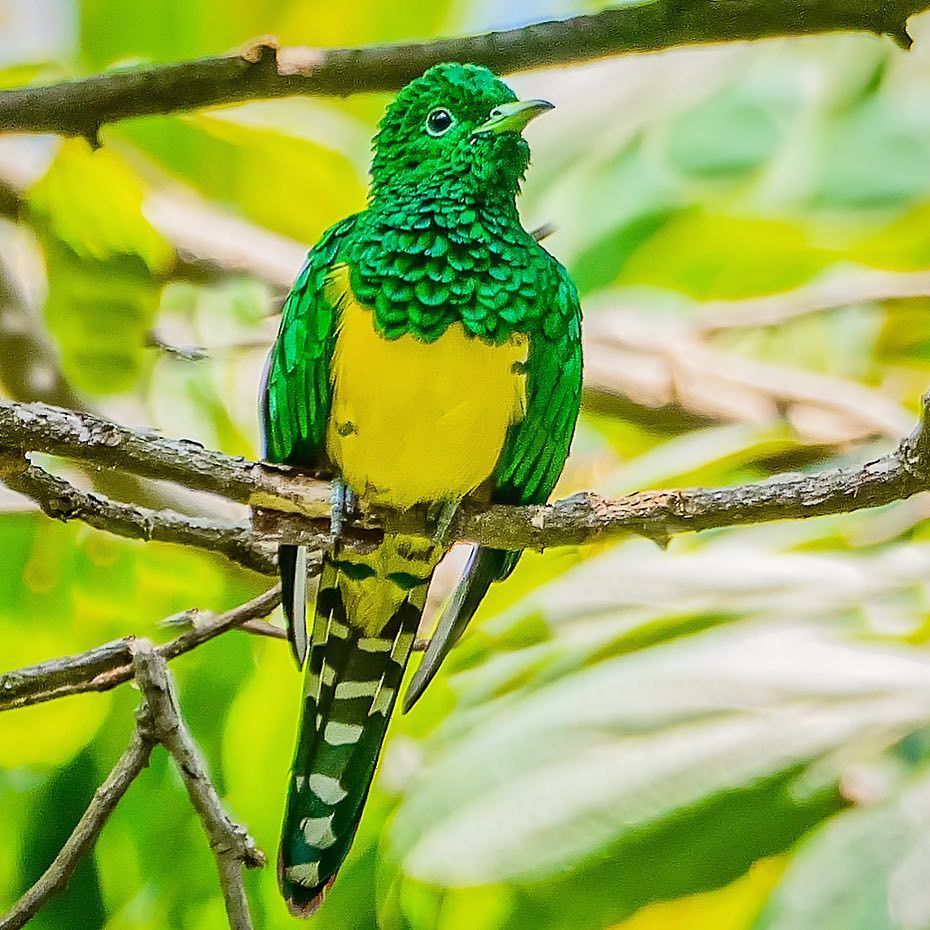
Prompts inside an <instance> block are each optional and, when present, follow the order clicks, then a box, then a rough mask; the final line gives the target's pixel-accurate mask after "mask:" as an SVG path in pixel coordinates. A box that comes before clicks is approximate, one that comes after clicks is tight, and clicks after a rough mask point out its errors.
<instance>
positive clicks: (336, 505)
mask: <svg viewBox="0 0 930 930" xmlns="http://www.w3.org/2000/svg"><path fill="white" fill-rule="evenodd" d="M357 503H358V501H357V499H356V496H355V492H354V491H353V490H352V489H351V488H350V487H349V486H348V485H347V484H346V483H345V482H344V481H342V480H341V479H340V478H336V479H335V480H334V481H333V496H332V508H331V509H330V513H329V532H330V534H331V535H332V537H333V540H334V541H336V540H338V539H339V538H340V537H341V536H342V531H343V528H344V526H345V522H346V520H347V519H349V518H350V517H351V516H352V515H353V514H354V513H355V508H356V504H357Z"/></svg>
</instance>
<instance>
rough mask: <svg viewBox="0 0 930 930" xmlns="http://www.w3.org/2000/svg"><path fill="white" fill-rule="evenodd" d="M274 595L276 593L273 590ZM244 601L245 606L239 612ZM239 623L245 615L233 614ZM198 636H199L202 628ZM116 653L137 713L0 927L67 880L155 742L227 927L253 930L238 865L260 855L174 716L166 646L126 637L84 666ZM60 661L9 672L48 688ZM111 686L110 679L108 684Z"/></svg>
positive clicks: (253, 862) (14, 922) (13, 926)
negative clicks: (177, 788)
mask: <svg viewBox="0 0 930 930" xmlns="http://www.w3.org/2000/svg"><path fill="white" fill-rule="evenodd" d="M271 594H272V592H269V593H267V594H265V595H263V596H262V598H258V599H256V601H253V602H251V604H252V605H255V604H258V603H261V604H262V605H263V606H266V605H267V604H268V603H269V600H271V599H272V598H270V595H271ZM274 594H277V591H276V590H275V591H274ZM249 606H250V605H244V607H243V608H240V610H244V608H247V607H249ZM231 613H232V612H231ZM239 622H244V620H243V619H239ZM219 626H220V624H219V622H217V623H214V624H213V627H214V633H213V635H215V633H216V631H217V630H218V628H219ZM226 628H228V626H227V627H226ZM200 641H203V634H202V633H201V639H200ZM175 642H176V643H177V642H178V641H177V640H176V641H175ZM169 645H170V644H169ZM94 654H96V655H94ZM177 654H179V653H177ZM117 655H118V656H119V660H120V661H123V662H126V660H128V663H127V664H125V665H123V666H120V667H119V668H120V669H122V668H125V669H126V674H125V677H123V678H121V679H120V680H126V679H128V678H131V677H135V678H136V680H137V681H138V682H139V686H140V688H141V690H142V695H143V697H142V703H141V704H140V706H139V709H138V711H137V712H136V727H135V729H134V731H133V734H132V738H131V740H130V743H129V747H128V748H127V750H126V751H125V752H124V753H123V755H122V756H121V757H120V760H119V762H117V764H116V766H115V767H114V768H113V771H112V772H111V773H110V775H109V776H108V777H107V780H106V781H105V782H104V783H103V784H102V785H101V786H100V788H98V789H97V791H96V793H95V794H94V797H93V800H92V801H91V803H90V805H89V806H88V808H87V810H86V811H85V812H84V815H83V816H82V817H81V819H80V821H78V824H77V826H76V827H75V828H74V831H73V832H72V834H71V836H70V837H69V838H68V840H67V842H66V843H65V845H64V846H63V847H62V849H61V852H60V853H59V854H58V855H57V856H56V857H55V859H54V861H53V862H52V864H51V865H50V866H49V867H48V869H46V871H45V872H44V873H43V875H42V876H41V877H40V878H39V880H38V881H37V882H36V883H35V884H34V885H33V886H32V887H31V888H30V889H29V890H28V891H26V893H25V894H24V895H23V896H22V897H21V898H20V899H19V900H18V901H17V902H16V903H15V904H14V905H13V907H12V908H11V909H10V911H8V912H7V913H6V914H5V915H3V916H2V917H0V930H19V928H20V927H23V926H25V925H26V923H27V922H28V921H29V920H31V919H32V918H33V917H34V916H35V915H36V913H38V911H39V909H40V908H41V907H42V905H43V904H45V902H46V901H47V900H48V899H49V898H50V897H51V896H52V895H53V894H55V893H56V892H58V891H60V890H62V889H63V888H64V887H65V886H66V885H67V884H68V881H69V880H70V878H71V876H72V875H73V874H74V871H75V869H76V868H77V866H78V864H79V863H80V861H81V859H82V858H83V857H84V856H86V855H88V853H90V851H91V850H92V849H93V847H94V844H95V843H96V841H97V837H98V836H99V835H100V832H101V830H102V829H103V827H104V825H105V824H106V822H107V820H108V819H109V817H110V815H111V814H112V813H113V811H114V810H115V809H116V805H117V804H119V802H120V801H121V800H122V798H123V796H124V795H125V794H126V791H127V790H128V789H129V786H130V785H131V784H132V782H133V781H134V780H135V779H136V778H137V777H138V775H139V774H140V773H141V772H142V770H143V769H144V768H145V767H146V766H147V765H148V763H149V758H150V756H151V754H152V749H153V748H154V746H155V745H156V744H158V743H161V744H162V745H163V746H164V747H165V749H166V750H167V751H168V753H169V754H170V755H171V757H172V758H173V759H174V762H175V764H176V765H177V768H178V771H179V773H180V775H181V778H182V780H183V781H184V784H185V787H186V788H187V793H188V796H189V797H190V800H191V804H192V805H193V806H194V809H195V810H196V811H197V814H198V816H199V817H200V820H201V823H202V824H203V827H204V831H205V832H206V834H207V837H208V839H209V841H210V848H211V850H212V851H213V855H214V857H215V859H216V863H217V871H218V872H219V876H220V887H221V889H222V891H223V897H224V899H225V901H226V913H227V915H228V917H229V925H230V927H231V928H232V930H252V919H251V916H250V914H249V905H248V900H247V898H246V895H245V888H244V886H243V884H242V869H243V866H244V867H246V868H257V867H259V866H262V865H264V864H265V857H264V854H263V853H262V852H261V850H260V849H259V848H258V847H257V846H256V845H255V841H254V840H253V839H252V838H251V837H250V836H249V834H248V833H247V832H246V831H245V830H244V829H243V828H242V827H240V826H239V825H238V824H235V823H233V822H232V821H231V820H230V819H229V816H228V815H227V814H226V812H225V810H223V806H222V804H221V802H220V799H219V796H218V795H217V793H216V789H215V788H214V786H213V783H212V782H211V781H210V778H209V775H208V774H207V771H206V768H205V766H204V764H203V761H202V759H201V757H200V753H199V751H198V750H197V746H196V744H195V743H194V740H193V737H192V736H191V734H190V731H189V730H188V728H187V725H186V724H185V722H184V719H183V717H182V716H181V712H180V709H179V707H178V700H177V693H176V691H175V688H174V682H173V680H172V678H171V675H170V673H169V672H168V666H167V664H166V661H165V660H166V658H169V657H170V656H168V655H167V654H166V648H165V647H160V648H156V647H154V646H153V645H152V643H151V642H150V641H149V640H147V639H140V640H132V639H127V640H122V641H120V642H119V643H110V644H108V645H107V646H103V647H100V649H98V650H92V651H91V652H90V653H86V654H85V656H84V659H85V662H84V669H85V670H86V669H87V668H89V667H90V666H91V665H93V664H94V663H96V667H98V668H100V667H106V666H107V665H108V663H110V662H112V659H113V657H114V656H117ZM76 658H81V657H76ZM67 664H68V660H59V661H58V663H57V667H53V663H46V664H45V665H44V666H37V667H36V668H35V669H32V670H30V669H23V671H22V672H19V673H12V674H14V675H21V676H24V680H26V679H28V678H29V677H30V673H32V672H34V671H39V670H44V671H43V674H44V676H45V678H46V683H47V684H48V685H50V686H51V685H53V683H54V681H55V680H56V678H60V677H61V675H62V674H63V672H64V669H65V668H66V666H67ZM113 670H116V667H113V668H111V671H113ZM71 671H73V667H72V669H71ZM102 674H106V672H103V673H102ZM8 677H9V676H4V678H3V679H0V693H5V692H6V691H7V687H6V686H7V683H8ZM115 683H116V682H115V681H114V682H113V684H115ZM110 686H112V684H111V685H110ZM65 693H74V691H70V692H69V691H65V690H59V691H58V694H57V695H53V696H60V695H61V694H65ZM24 703H30V702H28V701H27V702H24ZM20 706H21V705H20Z"/></svg>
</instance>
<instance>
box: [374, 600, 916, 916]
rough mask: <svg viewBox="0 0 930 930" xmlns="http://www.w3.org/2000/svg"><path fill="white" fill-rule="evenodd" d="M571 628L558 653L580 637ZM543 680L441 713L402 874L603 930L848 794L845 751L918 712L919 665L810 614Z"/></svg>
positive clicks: (799, 830)
mask: <svg viewBox="0 0 930 930" xmlns="http://www.w3.org/2000/svg"><path fill="white" fill-rule="evenodd" d="M613 622H614V623H615V622H616V618H613ZM573 626H574V625H573V624H567V625H565V626H564V627H563V632H562V636H561V637H560V638H561V642H562V650H563V659H564V654H565V653H567V654H569V655H570V654H571V653H572V652H574V651H577V650H582V651H583V650H586V649H589V648H590V644H589V642H588V641H587V638H586V637H584V636H580V637H579V634H578V633H573V631H572V627H573ZM582 629H583V627H582ZM646 645H647V646H648V641H647V642H646ZM463 648H465V647H463ZM531 648H535V647H531ZM570 666H571V663H569V662H568V661H564V665H563V668H565V667H570ZM483 673H484V669H483V668H476V669H473V670H472V671H471V672H469V675H470V676H472V677H475V676H480V675H481V674H483ZM545 675H546V676H547V677H545V678H544V679H543V681H542V682H541V683H539V684H538V685H537V684H536V683H535V682H534V672H533V671H532V670H530V671H529V673H528V676H527V677H528V680H527V683H526V684H527V686H526V687H525V688H524V689H523V690H521V691H520V692H518V693H514V694H511V695H509V696H507V697H506V698H504V699H501V700H498V701H494V702H490V703H486V704H484V705H479V706H477V707H472V708H464V709H463V710H462V711H461V712H458V711H456V712H453V714H452V715H451V716H450V718H449V719H448V721H447V723H446V724H445V725H444V726H442V727H441V728H440V729H439V730H438V731H437V732H436V733H435V735H434V736H433V737H432V738H431V739H429V740H427V742H426V744H425V747H424V749H425V752H426V754H427V763H426V765H425V767H424V769H423V772H422V774H421V777H419V778H418V779H417V781H416V782H415V783H414V785H413V786H412V787H411V789H410V790H409V791H408V792H407V793H406V794H405V796H404V797H403V799H402V801H401V804H400V807H399V809H398V812H397V814H396V815H395V819H394V822H393V825H392V827H391V831H390V834H389V846H388V853H389V859H390V861H392V862H393V863H394V866H395V868H396V869H398V870H399V871H400V873H401V875H402V878H398V879H397V880H398V881H400V882H401V883H403V882H406V881H412V882H416V883H417V884H418V885H420V886H427V887H429V888H431V889H432V891H433V894H434V895H436V896H440V897H441V896H443V895H445V894H446V893H448V892H449V891H453V892H454V891H455V889H484V888H487V887H489V886H495V885H499V884H500V883H505V884H506V885H508V886H509V887H510V889H511V890H512V891H513V890H516V894H515V895H514V898H513V902H512V907H511V912H510V915H509V917H508V919H507V920H506V921H503V922H501V924H500V926H504V927H511V926H514V927H516V926H523V925H526V924H529V923H531V920H530V915H531V914H532V915H533V918H532V925H533V926H536V927H561V926H565V924H564V915H565V914H568V913H570V914H572V924H571V926H572V927H573V928H585V927H591V928H594V927H602V926H605V925H607V924H609V923H610V922H611V921H617V920H620V919H623V918H624V917H626V916H628V915H630V914H632V913H634V912H635V911H636V910H637V909H638V908H640V907H642V906H643V905H644V904H647V903H649V902H651V901H660V900H666V899H670V898H675V897H679V896H682V895H687V894H693V893H695V892H698V891H703V890H707V889H712V888H716V887H720V886H722V885H724V884H726V883H728V882H730V881H732V880H733V879H735V878H736V877H737V876H739V875H740V874H742V873H743V872H745V870H746V869H747V868H748V867H749V866H750V865H751V864H752V863H753V862H754V861H756V860H757V859H759V858H761V857H765V856H771V855H773V854H776V853H778V852H781V851H782V850H784V849H786V848H788V847H789V846H790V845H791V844H792V843H793V842H794V841H795V840H796V839H797V838H798V837H799V836H800V835H802V834H803V833H804V832H805V831H806V830H807V829H809V828H810V827H811V826H813V825H814V824H816V823H817V822H819V821H820V820H822V819H823V818H825V817H827V816H829V815H830V814H832V813H834V812H835V811H837V810H839V809H840V808H841V807H842V806H843V805H844V803H845V802H844V801H843V799H842V798H841V796H840V794H839V792H838V790H837V779H838V777H839V772H840V768H839V763H838V762H837V761H833V762H829V761H827V760H829V759H830V758H831V757H832V755H833V754H834V753H835V752H836V751H837V750H839V749H840V748H841V747H842V748H843V749H844V751H845V752H846V753H849V754H850V755H855V752H856V746H857V745H858V746H859V751H860V752H867V746H866V737H869V738H874V737H875V736H876V734H882V733H884V734H886V738H888V739H891V738H892V736H891V734H895V733H897V732H898V731H899V729H906V728H907V727H915V726H917V725H918V723H919V722H920V721H921V720H922V719H927V716H928V714H930V662H928V661H926V660H924V659H922V658H918V657H912V656H910V655H907V654H906V653H903V652H893V651H890V650H884V649H873V648H866V647H863V646H861V645H856V644H851V643H846V642H843V641H840V640H837V639H834V638H830V637H828V636H826V635H824V634H823V633H822V632H819V631H817V630H815V629H811V628H810V626H807V627H805V626H804V625H802V624H798V625H791V624H771V625H768V626H767V625H763V624H753V623H742V624H730V625H728V626H725V627H722V628H718V629H713V630H709V631H706V632H703V633H700V634H699V635H691V636H686V637H684V638H680V639H677V640H674V641H671V642H666V643H664V644H662V645H658V646H654V647H652V648H645V649H638V650H635V651H633V652H630V653H628V654H626V655H622V654H621V655H619V657H618V656H617V655H616V654H614V655H613V656H610V657H604V658H603V659H602V660H601V661H597V657H595V658H594V659H593V660H592V664H590V665H588V666H585V667H582V668H581V669H571V670H570V671H568V670H567V671H566V672H565V673H564V674H563V675H561V676H559V677H555V678H552V676H551V671H546V672H545ZM864 694H868V700H864V699H863V695H864ZM879 738H880V737H879ZM415 926H420V924H415ZM422 926H426V924H422Z"/></svg>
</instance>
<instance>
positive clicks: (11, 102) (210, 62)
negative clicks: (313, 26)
mask: <svg viewBox="0 0 930 930" xmlns="http://www.w3.org/2000/svg"><path fill="white" fill-rule="evenodd" d="M927 7H928V4H927V3H926V2H921V0H889V2H885V3H873V2H866V0H848V2H846V3H843V4H838V3H835V2H833V0H777V2H776V0H738V2H735V3H734V2H720V0H652V2H647V3H643V4H641V5H638V6H632V7H624V8H622V9H608V10H604V11H603V12H600V13H595V14H591V15H588V16H576V17H573V18H571V19H565V20H560V21H553V22H545V23H535V24H533V25H530V26H524V27H521V28H519V29H510V30H506V31H502V32H492V33H488V34H484V35H472V36H464V37H461V38H455V39H440V40H438V41H435V42H430V43H427V44H420V43H408V44H399V45H381V46H370V47H367V48H351V49H349V48H334V49H318V48H282V49H279V48H277V47H276V46H275V45H274V43H273V42H272V41H270V40H264V41H260V42H258V43H256V44H255V45H253V46H251V47H249V48H247V49H246V50H244V51H243V52H241V53H239V54H236V55H231V56H228V57H220V58H203V59H200V60H197V61H187V62H179V63H176V64H168V65H156V66H152V67H147V68H139V69H133V70H125V71H113V72H110V73H107V74H101V75H97V76H95V77H91V78H85V79H83V80H78V81H65V82H61V83H58V84H51V85H45V86H38V87H26V88H20V89H17V90H10V91H5V92H4V93H2V94H0V131H6V132H11V131H24V132H59V133H68V134H72V135H84V136H86V137H88V138H95V137H96V134H97V131H98V130H99V128H100V126H101V125H103V124H104V123H108V122H113V121H114V120H119V119H125V118H127V117H131V116H144V115H151V114H156V113H174V112H177V111H179V110H190V109H195V108H198V107H206V106H213V105H216V104H225V103H233V102H236V101H242V100H249V99H254V98H260V97H261V98H267V97H282V96H287V95H291V94H328V95H338V96H345V95H348V94H353V93H360V92H363V91H376V90H395V89H397V88H399V87H401V86H403V85H404V84H406V83H407V82H408V81H409V80H411V79H412V78H414V77H416V76H417V75H419V74H422V72H423V71H424V70H426V68H428V67H430V66H431V65H434V64H437V63H439V62H443V61H471V62H475V63H477V64H483V65H487V66H488V67H489V68H491V69H492V70H494V71H496V72H498V73H507V72H512V71H520V70H525V69H529V68H539V67H546V66H550V65H559V64H568V63H573V62H580V61H590V60H592V59H596V58H602V57H605V56H608V55H616V54H620V53H622V52H643V51H654V50H657V49H664V48H669V47H670V46H675V45H690V44H695V43H706V42H720V41H733V40H742V39H760V38H765V37H769V36H782V35H811V34H815V33H823V32H833V31H837V30H865V31H868V32H873V33H887V34H889V35H892V36H894V37H895V39H896V41H898V42H899V44H904V39H905V37H906V36H907V30H906V22H907V19H908V17H909V16H911V15H913V14H915V13H918V12H920V11H922V10H924V9H926V8H927Z"/></svg>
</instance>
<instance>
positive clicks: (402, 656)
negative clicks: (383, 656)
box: [391, 633, 413, 663]
mask: <svg viewBox="0 0 930 930" xmlns="http://www.w3.org/2000/svg"><path fill="white" fill-rule="evenodd" d="M412 645H413V633H399V634H398V635H397V640H396V641H395V643H394V648H393V649H391V658H392V659H393V660H394V661H395V662H397V663H401V662H404V661H405V660H406V658H407V656H408V655H409V654H410V647H411V646H412Z"/></svg>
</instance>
